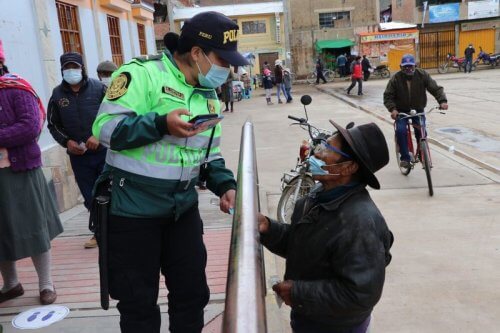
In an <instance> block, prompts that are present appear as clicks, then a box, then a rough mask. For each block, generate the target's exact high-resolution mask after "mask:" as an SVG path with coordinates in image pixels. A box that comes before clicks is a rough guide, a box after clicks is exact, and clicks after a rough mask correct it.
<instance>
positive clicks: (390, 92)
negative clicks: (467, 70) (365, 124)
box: [384, 68, 447, 113]
mask: <svg viewBox="0 0 500 333" xmlns="http://www.w3.org/2000/svg"><path fill="white" fill-rule="evenodd" d="M426 91H428V92H429V93H431V94H432V96H434V98H435V99H436V100H437V102H438V103H439V104H441V103H447V99H446V95H445V93H444V89H443V87H441V86H439V85H438V84H437V83H436V81H434V80H433V79H432V78H431V76H430V75H429V73H427V72H426V71H424V70H423V69H420V68H416V69H415V74H414V75H413V77H412V78H411V80H408V77H407V76H406V75H405V74H404V73H403V72H401V71H399V72H397V73H396V74H394V76H393V77H392V78H391V79H390V80H389V82H388V83H387V87H386V88H385V91H384V105H385V107H386V108H387V110H389V112H392V111H393V110H397V111H399V112H406V113H408V112H410V110H422V109H424V108H425V107H426V105H427V95H426Z"/></svg>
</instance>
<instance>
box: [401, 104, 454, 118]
mask: <svg viewBox="0 0 500 333" xmlns="http://www.w3.org/2000/svg"><path fill="white" fill-rule="evenodd" d="M434 110H441V108H440V107H439V106H435V107H433V108H431V109H429V110H428V111H424V112H420V113H413V114H412V113H411V111H415V110H411V111H410V114H405V113H399V114H398V119H406V118H415V117H420V116H425V115H426V114H427V113H431V112H432V111H434ZM439 113H440V114H446V112H443V111H440V112H439Z"/></svg>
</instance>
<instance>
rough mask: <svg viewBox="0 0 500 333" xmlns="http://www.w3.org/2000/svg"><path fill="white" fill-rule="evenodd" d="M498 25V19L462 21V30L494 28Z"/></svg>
mask: <svg viewBox="0 0 500 333" xmlns="http://www.w3.org/2000/svg"><path fill="white" fill-rule="evenodd" d="M498 27H500V22H499V21H486V22H467V23H462V27H461V30H462V31H472V30H485V29H496V28H498Z"/></svg>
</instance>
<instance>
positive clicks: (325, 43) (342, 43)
mask: <svg viewBox="0 0 500 333" xmlns="http://www.w3.org/2000/svg"><path fill="white" fill-rule="evenodd" d="M353 45H354V42H353V41H351V40H350V39H332V40H318V41H316V50H317V51H320V50H323V49H340V48H343V47H349V46H353Z"/></svg>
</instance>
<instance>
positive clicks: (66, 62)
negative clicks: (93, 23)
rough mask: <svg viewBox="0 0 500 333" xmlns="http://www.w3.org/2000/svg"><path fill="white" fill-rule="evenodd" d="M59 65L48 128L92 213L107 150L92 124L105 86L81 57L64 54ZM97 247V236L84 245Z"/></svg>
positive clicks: (49, 108)
mask: <svg viewBox="0 0 500 333" xmlns="http://www.w3.org/2000/svg"><path fill="white" fill-rule="evenodd" d="M60 63H61V72H62V76H63V81H62V82H61V84H60V85H58V86H57V87H55V88H54V90H53V91H52V96H51V97H50V100H49V106H48V114H47V115H48V126H47V127H48V128H49V130H50V134H52V137H53V138H54V139H55V140H56V141H57V142H58V143H59V144H60V145H61V146H62V147H64V148H66V149H67V153H68V155H69V159H70V162H71V167H72V168H73V172H74V174H75V179H76V183H77V184H78V188H79V189H80V192H81V193H82V196H83V199H84V203H83V204H84V205H85V208H87V209H90V203H91V201H92V189H93V187H94V184H95V181H96V180H97V178H98V177H99V175H100V174H101V171H102V168H103V166H104V161H105V159H106V148H105V147H104V146H102V145H100V144H99V141H97V139H96V138H95V137H94V136H92V123H93V122H94V119H95V117H96V116H97V111H98V110H99V106H100V104H101V101H102V99H103V97H104V94H105V93H106V86H105V85H104V84H103V83H102V82H101V81H98V80H95V79H92V78H89V77H87V72H86V70H85V66H84V65H83V59H82V56H81V55H80V54H79V53H76V52H67V53H64V54H63V55H61V58H60ZM96 246H97V242H96V239H95V236H93V237H92V238H91V239H90V240H89V241H87V242H85V244H84V247H85V248H87V249H90V248H94V247H96Z"/></svg>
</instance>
